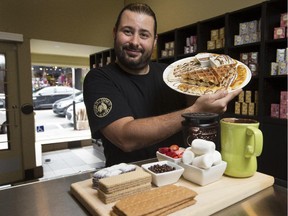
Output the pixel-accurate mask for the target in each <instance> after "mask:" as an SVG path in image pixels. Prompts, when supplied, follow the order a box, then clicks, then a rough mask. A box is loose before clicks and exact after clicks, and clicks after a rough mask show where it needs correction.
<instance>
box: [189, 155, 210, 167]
mask: <svg viewBox="0 0 288 216" xmlns="http://www.w3.org/2000/svg"><path fill="white" fill-rule="evenodd" d="M213 162H214V157H213V153H207V154H204V155H201V156H198V157H195V158H194V160H193V162H192V165H193V166H196V167H199V168H202V169H209V168H210V167H212V165H213Z"/></svg>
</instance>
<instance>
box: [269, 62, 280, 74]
mask: <svg viewBox="0 0 288 216" xmlns="http://www.w3.org/2000/svg"><path fill="white" fill-rule="evenodd" d="M277 74H278V62H271V71H270V75H277Z"/></svg>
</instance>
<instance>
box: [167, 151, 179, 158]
mask: <svg viewBox="0 0 288 216" xmlns="http://www.w3.org/2000/svg"><path fill="white" fill-rule="evenodd" d="M166 155H167V156H169V157H172V158H174V157H176V156H177V154H176V153H175V152H174V151H169V152H166Z"/></svg>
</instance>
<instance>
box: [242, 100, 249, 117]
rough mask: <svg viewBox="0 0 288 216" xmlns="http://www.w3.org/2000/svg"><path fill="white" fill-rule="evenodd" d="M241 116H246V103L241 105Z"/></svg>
mask: <svg viewBox="0 0 288 216" xmlns="http://www.w3.org/2000/svg"><path fill="white" fill-rule="evenodd" d="M241 114H242V115H248V104H247V103H246V102H243V103H242V107H241Z"/></svg>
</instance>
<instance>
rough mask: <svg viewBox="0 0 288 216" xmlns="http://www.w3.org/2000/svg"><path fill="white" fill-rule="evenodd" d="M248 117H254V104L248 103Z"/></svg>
mask: <svg viewBox="0 0 288 216" xmlns="http://www.w3.org/2000/svg"><path fill="white" fill-rule="evenodd" d="M248 115H250V116H254V115H255V103H248Z"/></svg>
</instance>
